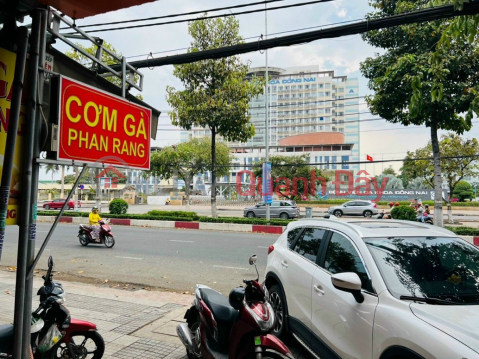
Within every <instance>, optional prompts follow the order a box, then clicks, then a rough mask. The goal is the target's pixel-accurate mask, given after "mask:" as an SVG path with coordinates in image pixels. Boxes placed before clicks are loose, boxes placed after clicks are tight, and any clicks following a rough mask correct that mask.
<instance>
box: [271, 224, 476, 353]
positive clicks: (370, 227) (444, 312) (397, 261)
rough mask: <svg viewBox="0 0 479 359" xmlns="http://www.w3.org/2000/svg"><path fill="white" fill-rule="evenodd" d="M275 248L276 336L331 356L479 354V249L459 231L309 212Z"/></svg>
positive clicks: (287, 230) (272, 284)
mask: <svg viewBox="0 0 479 359" xmlns="http://www.w3.org/2000/svg"><path fill="white" fill-rule="evenodd" d="M268 252H269V255H268V264H267V268H266V280H265V283H266V286H267V287H268V289H269V293H270V294H269V295H270V300H271V303H272V305H273V308H274V309H275V312H276V318H277V321H276V327H275V334H276V335H277V336H279V337H282V338H283V339H284V338H285V337H287V336H288V335H289V334H292V335H293V336H294V337H295V338H296V339H297V340H298V341H299V342H300V343H301V344H302V345H304V346H305V347H306V348H307V349H308V350H310V351H311V352H313V353H314V354H317V355H318V356H320V357H321V358H323V359H326V358H343V359H347V358H357V359H399V358H400V359H421V358H428V359H429V358H440V359H454V358H458V359H464V358H467V359H473V358H476V359H477V358H479V250H478V249H477V248H476V247H474V246H473V245H471V244H469V243H468V242H466V241H464V240H462V239H460V238H458V237H457V236H456V235H455V234H454V233H452V232H450V231H448V230H445V229H442V228H439V227H433V226H430V225H424V224H421V223H415V222H405V221H393V220H388V221H384V220H382V221H365V220H363V221H361V220H351V221H347V222H345V221H339V220H337V219H314V220H312V219H308V220H300V221H295V222H292V223H290V224H289V225H288V227H287V229H286V230H285V232H284V233H283V234H282V235H281V236H280V237H279V238H278V240H277V241H276V242H275V243H274V245H272V246H270V248H269V251H268Z"/></svg>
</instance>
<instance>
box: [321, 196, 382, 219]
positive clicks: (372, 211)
mask: <svg viewBox="0 0 479 359" xmlns="http://www.w3.org/2000/svg"><path fill="white" fill-rule="evenodd" d="M328 213H330V214H332V215H334V216H336V217H342V216H344V215H353V216H364V217H369V218H370V217H371V216H373V215H376V214H378V206H377V204H376V203H374V202H371V201H361V200H356V201H349V202H346V203H343V204H342V205H340V206H334V207H330V208H329V210H328Z"/></svg>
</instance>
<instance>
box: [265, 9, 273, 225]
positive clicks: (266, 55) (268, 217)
mask: <svg viewBox="0 0 479 359" xmlns="http://www.w3.org/2000/svg"><path fill="white" fill-rule="evenodd" d="M264 7H265V9H267V8H268V5H267V3H266V2H265V3H264ZM264 27H265V40H267V39H268V11H267V10H266V11H265V12H264ZM264 53H265V58H266V73H265V75H264V76H265V80H266V81H265V91H264V96H265V108H266V112H265V115H266V116H265V141H266V163H268V162H269V99H268V83H269V75H268V50H265V52H264ZM264 175H265V174H264V173H263V176H264ZM265 183H266V184H267V186H268V189H267V192H266V193H267V194H269V182H268V180H266V182H265ZM264 190H265V189H264V188H263V192H264ZM270 209H271V207H270V205H269V204H266V220H267V221H269V220H270V218H271V215H270Z"/></svg>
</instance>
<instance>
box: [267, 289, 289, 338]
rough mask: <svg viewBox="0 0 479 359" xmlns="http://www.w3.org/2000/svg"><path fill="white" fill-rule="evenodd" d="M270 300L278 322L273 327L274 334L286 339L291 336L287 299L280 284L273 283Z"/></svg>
mask: <svg viewBox="0 0 479 359" xmlns="http://www.w3.org/2000/svg"><path fill="white" fill-rule="evenodd" d="M269 301H270V303H271V306H272V307H273V311H274V315H275V316H276V324H275V326H274V329H273V334H274V335H276V336H277V337H278V338H280V339H282V340H285V339H288V337H289V332H288V323H287V315H286V313H287V311H286V299H285V298H284V295H283V290H282V289H281V287H280V286H279V285H278V284H275V285H273V286H272V287H271V288H270V289H269Z"/></svg>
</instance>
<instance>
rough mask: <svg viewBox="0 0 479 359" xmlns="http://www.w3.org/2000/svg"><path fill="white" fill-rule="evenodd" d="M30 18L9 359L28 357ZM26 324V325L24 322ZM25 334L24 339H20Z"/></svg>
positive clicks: (35, 27)
mask: <svg viewBox="0 0 479 359" xmlns="http://www.w3.org/2000/svg"><path fill="white" fill-rule="evenodd" d="M31 16H32V28H31V33H30V51H29V54H30V59H29V60H30V62H29V64H28V87H27V89H26V90H27V92H26V108H27V111H26V116H25V136H24V138H23V148H22V149H23V158H22V160H23V163H22V182H21V187H22V189H23V191H22V196H21V200H20V206H19V211H20V213H21V216H20V218H19V233H18V254H17V280H16V285H15V316H14V319H13V324H14V341H13V357H14V358H28V357H29V356H30V339H29V337H30V325H28V326H27V328H24V325H23V324H24V316H25V317H28V319H30V318H29V317H30V313H25V312H24V309H25V302H26V301H27V300H28V298H25V294H26V280H25V278H26V273H27V257H28V240H29V237H30V226H29V224H30V213H31V196H32V192H31V188H32V166H33V142H34V140H35V137H34V136H35V133H34V126H35V113H36V109H37V108H36V107H37V85H38V52H39V49H40V20H41V15H40V12H39V11H38V10H34V11H33V12H32V14H31ZM28 322H30V321H29V320H28ZM24 333H28V337H24Z"/></svg>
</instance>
